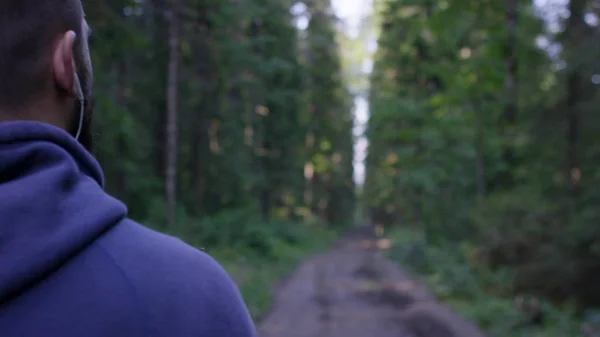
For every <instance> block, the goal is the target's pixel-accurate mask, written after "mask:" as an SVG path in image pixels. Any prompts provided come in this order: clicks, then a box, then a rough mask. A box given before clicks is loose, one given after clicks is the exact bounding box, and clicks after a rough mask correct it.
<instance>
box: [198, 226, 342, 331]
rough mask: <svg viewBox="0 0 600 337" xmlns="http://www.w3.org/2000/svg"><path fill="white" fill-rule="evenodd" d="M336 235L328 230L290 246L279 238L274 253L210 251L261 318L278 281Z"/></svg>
mask: <svg viewBox="0 0 600 337" xmlns="http://www.w3.org/2000/svg"><path fill="white" fill-rule="evenodd" d="M335 238H336V235H335V234H334V233H333V232H329V231H324V230H321V231H318V233H314V236H313V239H311V241H306V242H300V243H298V244H296V245H291V244H289V243H287V242H283V241H279V242H278V243H277V245H276V248H275V252H274V256H273V257H265V256H262V255H259V254H255V253H254V252H252V250H250V249H247V250H246V251H243V250H242V251H236V252H232V251H230V250H229V251H228V250H226V249H218V250H214V251H210V250H209V251H208V253H209V254H211V255H212V256H213V257H214V258H216V259H217V260H218V261H219V262H220V263H221V264H222V265H223V267H224V268H225V269H226V270H227V271H228V272H229V274H230V275H231V277H232V278H233V279H234V280H235V281H236V283H237V284H238V287H239V289H240V292H241V293H242V295H243V297H244V300H245V301H246V304H247V305H248V309H249V310H250V313H251V314H252V317H253V318H254V319H255V320H256V321H259V320H260V319H262V318H263V317H264V315H265V314H267V313H268V310H269V308H270V306H271V303H272V295H273V294H274V291H275V290H276V288H277V285H278V284H279V282H280V281H281V280H282V279H283V278H285V277H286V276H288V275H289V274H290V273H292V272H293V271H294V270H295V269H296V268H297V267H298V266H299V264H300V263H301V262H303V261H304V260H305V259H306V258H308V257H310V256H312V255H314V254H316V253H318V252H320V251H322V250H324V249H326V248H328V247H329V245H330V244H331V243H332V242H333V241H334V239H335Z"/></svg>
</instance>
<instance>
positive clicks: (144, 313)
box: [98, 242, 152, 337]
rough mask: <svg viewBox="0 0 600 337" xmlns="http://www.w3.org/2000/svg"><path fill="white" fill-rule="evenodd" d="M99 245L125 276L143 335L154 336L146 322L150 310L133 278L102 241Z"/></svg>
mask: <svg viewBox="0 0 600 337" xmlns="http://www.w3.org/2000/svg"><path fill="white" fill-rule="evenodd" d="M98 246H99V247H100V249H101V250H102V251H103V252H104V254H105V255H106V257H107V258H108V260H109V261H110V262H111V263H112V264H113V265H114V266H115V267H116V268H117V269H118V270H119V272H120V273H121V275H122V276H123V279H124V280H125V283H126V284H127V286H128V288H129V291H130V292H131V294H132V295H133V298H134V301H135V305H136V307H137V309H138V311H139V314H140V319H141V325H142V330H143V335H144V336H147V337H150V336H152V333H151V328H150V326H149V325H148V323H146V322H149V319H150V313H149V312H148V310H146V309H145V307H144V305H143V304H142V301H141V297H140V295H139V293H138V291H137V289H136V286H135V285H134V284H133V281H132V280H131V278H130V277H129V276H128V275H127V272H126V271H125V268H123V266H122V265H121V264H120V263H119V262H117V259H116V258H115V257H114V256H113V255H112V254H111V253H110V252H109V251H108V249H107V248H106V247H104V245H103V244H102V243H100V242H98ZM144 318H145V319H144Z"/></svg>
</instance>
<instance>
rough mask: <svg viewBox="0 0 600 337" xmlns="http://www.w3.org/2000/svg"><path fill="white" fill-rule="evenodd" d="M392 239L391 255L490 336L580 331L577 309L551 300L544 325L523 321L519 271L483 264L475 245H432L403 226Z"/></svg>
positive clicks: (519, 336)
mask: <svg viewBox="0 0 600 337" xmlns="http://www.w3.org/2000/svg"><path fill="white" fill-rule="evenodd" d="M390 238H391V240H392V241H393V242H394V246H393V247H392V249H391V250H390V253H389V254H390V258H391V259H392V260H394V261H398V262H399V263H400V264H402V266H403V267H405V268H407V269H409V270H410V271H412V272H413V273H414V274H416V275H415V276H417V277H419V278H420V279H421V280H423V281H424V282H425V283H426V284H427V285H428V286H429V287H430V288H431V290H432V291H434V293H435V294H436V295H437V296H438V297H439V298H440V300H442V301H443V302H445V303H447V304H448V305H449V306H450V307H451V308H453V309H454V310H456V311H457V312H459V313H460V314H462V315H463V316H464V317H466V318H468V319H470V320H471V321H473V322H474V323H476V324H477V325H478V326H480V327H481V328H482V329H484V330H486V331H487V332H488V334H489V336H499V337H513V336H514V337H525V336H527V337H529V336H544V337H554V336H556V337H564V336H577V335H578V334H579V322H578V321H577V320H576V319H575V315H574V313H573V311H572V310H568V309H559V308H557V307H556V306H553V305H552V304H551V303H549V302H543V307H544V312H545V313H546V314H547V317H546V321H545V323H544V324H543V325H542V326H527V325H526V324H522V323H523V322H524V320H525V319H526V318H527V317H526V315H524V314H523V313H522V312H520V311H519V310H518V309H517V308H516V306H515V304H514V293H512V292H511V291H512V289H513V287H512V284H513V280H514V278H515V273H514V272H513V271H512V270H511V269H510V268H496V269H493V270H492V269H490V268H487V266H486V265H483V264H478V261H477V259H476V258H477V256H478V255H479V252H478V249H477V248H476V246H475V245H473V244H469V243H465V242H462V243H452V242H446V243H444V244H435V245H434V244H428V243H427V242H426V240H425V238H424V236H423V235H421V234H417V233H415V232H413V231H410V230H402V229H400V230H398V229H397V230H395V231H394V232H392V233H391V236H390ZM590 315H591V316H593V315H592V314H590ZM598 317H600V316H598ZM599 321H600V320H599Z"/></svg>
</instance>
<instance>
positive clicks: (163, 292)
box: [98, 219, 254, 337]
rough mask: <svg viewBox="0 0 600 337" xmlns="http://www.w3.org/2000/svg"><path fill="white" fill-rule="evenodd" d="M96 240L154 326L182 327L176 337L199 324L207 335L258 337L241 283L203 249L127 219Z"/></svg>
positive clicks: (165, 327) (158, 327)
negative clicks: (232, 278) (234, 281)
mask: <svg viewBox="0 0 600 337" xmlns="http://www.w3.org/2000/svg"><path fill="white" fill-rule="evenodd" d="M98 244H99V245H100V246H101V248H102V249H103V250H105V251H106V253H107V254H108V256H109V257H110V259H111V260H112V261H113V263H115V264H117V265H118V267H119V268H120V269H121V270H122V271H123V278H124V279H125V281H126V282H128V283H130V284H131V285H132V288H133V289H134V290H133V291H135V292H136V295H137V296H138V297H139V300H140V302H141V305H142V307H143V308H145V310H147V314H148V315H149V316H151V317H150V319H151V320H152V321H153V322H155V328H156V329H159V330H162V329H167V327H168V329H170V330H171V333H173V332H176V331H179V334H173V336H180V335H181V336H186V335H187V334H186V332H192V331H193V330H190V331H188V329H196V332H198V331H197V329H200V328H201V329H202V330H205V332H206V333H207V334H208V335H231V336H240V337H250V336H254V335H253V334H252V333H253V331H254V327H253V324H252V321H251V319H250V317H249V315H248V311H247V309H246V306H245V304H244V302H243V300H242V298H241V295H240V293H239V291H238V289H237V287H236V286H235V284H234V283H233V281H232V280H231V278H230V277H229V275H228V274H227V272H226V271H225V270H224V269H223V268H222V267H221V265H220V264H219V263H218V262H217V261H216V260H215V259H214V258H212V257H211V256H209V255H208V254H206V253H205V252H203V251H200V250H198V249H196V248H194V247H192V246H190V245H188V244H186V243H184V242H183V241H181V240H180V239H177V238H175V237H172V236H169V235H166V234H162V233H159V232H156V231H154V230H151V229H149V228H146V227H144V226H142V225H140V224H137V223H136V222H134V221H132V220H129V219H126V220H123V221H122V222H121V223H120V224H119V225H117V226H116V227H115V228H114V229H113V230H111V231H110V232H109V233H107V234H106V235H105V236H104V237H103V238H102V239H101V240H100V241H99V242H98ZM197 335H199V336H202V335H203V334H197Z"/></svg>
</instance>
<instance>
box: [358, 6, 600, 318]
mask: <svg viewBox="0 0 600 337" xmlns="http://www.w3.org/2000/svg"><path fill="white" fill-rule="evenodd" d="M590 6H592V1H589V0H571V1H569V2H568V3H565V8H563V9H564V10H565V12H566V11H567V10H568V12H569V13H570V15H569V16H568V17H566V16H565V17H564V18H563V17H562V16H560V15H558V16H552V15H553V13H554V14H556V13H557V12H556V11H555V10H556V9H554V8H551V7H552V5H550V4H539V3H536V4H532V2H531V1H497V0H490V1H483V2H481V1H480V2H473V1H471V2H469V1H463V2H461V1H419V0H379V1H376V2H375V9H376V10H377V13H376V15H377V18H376V20H375V21H377V22H378V32H379V34H378V36H377V38H378V50H377V52H376V53H375V55H374V66H373V72H372V73H371V78H370V83H371V88H370V95H369V105H370V110H371V116H370V120H369V124H368V128H367V137H368V140H369V153H368V156H367V160H366V183H365V186H364V191H363V192H364V197H363V199H364V200H365V208H366V209H367V210H368V211H369V213H370V214H369V215H370V217H371V220H372V221H373V222H374V223H377V224H382V225H386V226H389V227H393V226H399V225H402V226H406V227H411V228H414V229H416V230H418V231H420V232H421V233H423V236H424V239H426V241H424V243H423V244H425V243H426V244H428V245H433V246H435V247H437V248H436V249H440V251H439V253H438V252H437V251H436V249H433V248H429V250H430V251H429V252H428V253H424V252H423V250H424V249H422V248H419V249H416V248H415V249H416V250H415V249H413V248H410V249H409V248H406V249H408V251H411V252H412V253H411V254H417V255H416V256H415V259H414V261H413V259H411V261H413V262H414V263H415V267H417V268H418V270H419V271H422V272H426V273H430V272H431V268H433V269H434V270H436V273H435V275H436V276H435V277H434V280H435V279H436V278H437V279H439V280H442V281H441V282H443V284H444V286H443V287H442V288H443V291H442V290H440V292H441V293H448V294H449V295H448V296H450V295H451V296H458V295H457V294H460V296H464V295H465V294H463V292H464V291H466V290H467V289H473V287H472V286H471V285H472V283H473V279H472V278H473V277H475V278H476V279H480V278H482V277H484V278H485V277H488V276H486V275H487V274H488V272H485V273H483V274H481V272H480V271H479V270H480V269H482V268H483V269H485V270H489V273H490V275H492V274H493V275H496V273H499V274H506V275H510V277H509V276H506V277H507V281H506V282H505V284H504V285H503V286H502V290H501V291H500V290H498V289H495V288H494V289H495V290H494V291H493V292H494V293H496V292H498V291H499V292H500V294H501V295H502V296H510V295H515V294H517V293H528V294H534V295H536V296H538V297H540V298H542V299H543V300H545V301H551V302H552V303H553V304H554V305H559V306H560V305H563V304H565V303H571V302H573V303H575V306H576V308H577V311H578V313H581V312H583V311H585V310H587V309H591V308H596V307H598V306H600V293H599V291H598V287H597V284H600V273H599V272H598V270H600V269H599V267H600V263H599V262H598V261H600V259H599V257H600V256H598V249H597V247H598V246H599V242H600V232H599V230H598V226H597V223H598V219H599V216H600V213H599V212H598V201H599V200H600V194H599V193H598V189H597V188H596V187H595V186H596V185H597V183H598V178H600V176H599V175H598V174H597V166H598V163H600V162H599V159H600V157H599V156H598V154H599V153H600V152H598V146H597V142H596V140H597V137H598V136H597V135H598V127H597V125H600V124H594V123H598V114H597V113H596V111H597V108H598V100H597V99H596V98H597V97H598V86H597V84H594V83H593V82H594V81H591V80H590V79H591V78H592V77H593V76H594V74H596V72H597V70H598V69H599V68H598V61H597V60H598V56H600V50H598V48H595V47H591V45H590V44H589V41H592V40H593V37H594V36H596V35H597V33H598V25H597V24H595V23H591V22H590V21H589V20H588V19H589V16H590V15H597V13H596V11H595V10H594V11H592V10H591V9H590V8H591V7H590ZM511 10H514V12H516V13H517V14H516V17H514V16H512V15H510V13H511ZM592 12H593V14H592ZM550 16H552V17H550ZM586 17H588V19H585V18H586ZM557 24H558V25H557ZM544 41H546V42H547V43H545V44H546V45H547V47H544V46H543V44H544ZM558 49H560V52H554V53H552V52H551V51H552V50H558ZM592 124H594V125H595V126H592ZM465 242H466V243H468V247H470V248H468V249H469V250H473V251H474V252H476V254H475V253H474V255H475V256H476V259H475V258H474V259H475V260H476V261H477V262H476V263H475V262H473V263H471V264H465V263H463V262H459V261H460V257H461V256H463V252H462V251H463V250H464V249H465V248H464V247H463V246H464V245H465ZM461 247H463V248H461ZM432 249H433V250H432ZM407 254H408V253H407ZM457 254H458V255H457ZM455 255H456V256H455ZM454 258H456V259H458V260H456V261H455V260H452V259H454ZM448 259H450V260H448ZM426 261H432V263H434V265H432V266H428V265H427V263H426ZM442 265H451V266H453V267H452V269H449V270H445V267H443V266H442ZM472 265H476V266H477V267H478V269H477V270H473V269H472ZM459 266H460V267H459ZM470 274H475V275H471V276H469V275H470ZM432 277H433V276H432ZM489 277H492V276H489ZM493 277H496V276H493ZM493 277H492V278H493ZM494 287H495V286H494ZM484 293H485V294H487V293H489V291H487V290H486V292H484ZM473 296H475V295H473ZM478 296H479V295H478ZM481 296H484V297H485V296H487V295H481Z"/></svg>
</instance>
